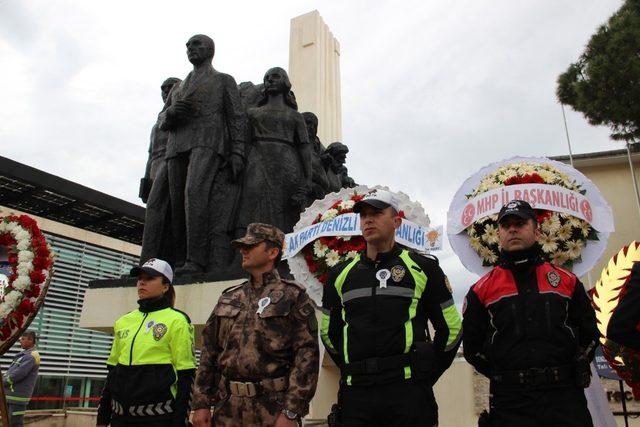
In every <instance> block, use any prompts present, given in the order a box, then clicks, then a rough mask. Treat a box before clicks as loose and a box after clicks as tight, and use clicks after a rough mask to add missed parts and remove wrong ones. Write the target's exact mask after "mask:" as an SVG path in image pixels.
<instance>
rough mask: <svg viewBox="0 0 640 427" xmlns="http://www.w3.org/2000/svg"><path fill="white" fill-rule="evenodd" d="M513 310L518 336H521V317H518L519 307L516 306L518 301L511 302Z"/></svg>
mask: <svg viewBox="0 0 640 427" xmlns="http://www.w3.org/2000/svg"><path fill="white" fill-rule="evenodd" d="M511 311H512V312H513V321H514V322H515V324H516V336H518V337H519V336H520V319H518V309H517V308H516V303H515V302H512V303H511Z"/></svg>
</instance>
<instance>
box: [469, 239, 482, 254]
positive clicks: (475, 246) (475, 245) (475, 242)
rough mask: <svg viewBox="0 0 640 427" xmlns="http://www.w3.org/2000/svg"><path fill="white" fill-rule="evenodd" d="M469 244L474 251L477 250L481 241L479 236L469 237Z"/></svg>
mask: <svg viewBox="0 0 640 427" xmlns="http://www.w3.org/2000/svg"><path fill="white" fill-rule="evenodd" d="M469 244H471V247H472V248H473V249H474V250H475V251H476V252H478V251H479V250H480V247H481V246H482V243H481V242H480V238H479V237H478V236H473V237H469Z"/></svg>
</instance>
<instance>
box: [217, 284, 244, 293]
mask: <svg viewBox="0 0 640 427" xmlns="http://www.w3.org/2000/svg"><path fill="white" fill-rule="evenodd" d="M245 283H247V282H242V283H240V284H239V285H233V286H229V287H228V288H227V289H225V290H224V291H222V293H223V294H226V293H231V292H235V291H237V290H239V289H240V288H242V287H243V286H244V285H245Z"/></svg>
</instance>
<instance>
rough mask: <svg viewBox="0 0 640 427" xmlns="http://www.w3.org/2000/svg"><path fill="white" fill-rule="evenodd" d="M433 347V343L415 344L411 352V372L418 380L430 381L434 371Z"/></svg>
mask: <svg viewBox="0 0 640 427" xmlns="http://www.w3.org/2000/svg"><path fill="white" fill-rule="evenodd" d="M433 359H434V353H433V347H432V346H431V343H429V342H426V341H423V342H416V343H414V344H413V349H412V350H411V371H412V372H413V373H414V374H415V376H414V377H415V378H417V379H428V378H429V377H431V372H432V371H433Z"/></svg>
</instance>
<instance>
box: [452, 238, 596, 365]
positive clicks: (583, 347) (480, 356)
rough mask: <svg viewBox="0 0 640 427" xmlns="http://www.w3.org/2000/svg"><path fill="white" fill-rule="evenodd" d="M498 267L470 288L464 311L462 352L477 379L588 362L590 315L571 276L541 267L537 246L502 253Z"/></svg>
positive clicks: (592, 344)
mask: <svg viewBox="0 0 640 427" xmlns="http://www.w3.org/2000/svg"><path fill="white" fill-rule="evenodd" d="M501 258H502V259H501V265H499V266H498V267H495V268H494V269H493V270H491V271H490V272H489V273H488V274H486V275H485V276H484V277H482V278H481V279H480V280H479V281H478V282H477V283H476V284H474V285H473V286H472V287H471V289H470V290H469V293H468V294H467V296H466V298H465V306H464V307H463V323H462V324H463V329H464V335H463V349H464V356H465V358H466V359H467V361H468V362H469V363H470V364H471V365H473V366H474V367H475V368H476V370H477V371H478V372H480V373H481V374H483V375H485V376H487V377H491V375H494V374H496V373H499V372H504V371H517V370H525V369H529V368H546V367H561V366H567V365H572V364H574V363H575V360H576V357H577V355H578V354H580V353H581V352H586V355H587V357H588V358H589V360H592V359H593V354H594V351H595V346H596V342H597V338H598V330H597V327H596V318H595V312H594V310H593V308H592V306H591V302H590V300H589V297H588V296H587V293H586V292H585V289H584V287H583V285H582V283H580V281H579V280H578V278H577V277H576V276H575V275H574V274H573V273H570V272H568V271H566V270H564V269H561V268H559V267H556V266H554V265H552V264H550V263H548V262H543V261H542V260H541V258H540V256H539V249H538V247H537V245H536V246H534V247H533V248H531V249H530V250H527V251H520V252H518V253H515V252H512V253H506V252H503V253H502V257H501Z"/></svg>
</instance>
